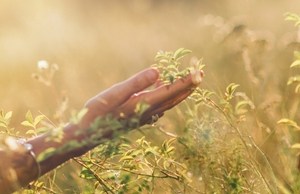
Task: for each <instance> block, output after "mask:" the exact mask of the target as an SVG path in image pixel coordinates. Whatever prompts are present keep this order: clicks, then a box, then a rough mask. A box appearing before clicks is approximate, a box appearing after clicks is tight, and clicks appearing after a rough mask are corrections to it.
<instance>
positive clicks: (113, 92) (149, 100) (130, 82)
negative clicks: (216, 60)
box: [81, 68, 203, 128]
mask: <svg viewBox="0 0 300 194" xmlns="http://www.w3.org/2000/svg"><path fill="white" fill-rule="evenodd" d="M195 76H196V77H198V78H202V77H203V72H202V71H197V72H194V73H193V74H189V75H188V76H186V77H184V78H180V79H178V80H176V81H175V82H174V83H172V84H169V85H165V84H158V82H159V80H158V78H159V73H158V71H157V70H156V69H154V68H148V69H145V70H143V71H141V72H139V73H137V74H136V75H134V76H132V77H131V78H129V79H127V80H125V81H123V82H121V83H118V84H116V85H114V86H112V87H111V88H109V89H107V90H105V91H103V92H101V93H99V94H98V95H96V96H95V97H93V98H91V99H90V100H88V102H87V103H86V105H85V107H86V108H87V109H88V112H87V114H86V115H85V117H84V118H83V120H82V123H81V127H84V128H86V127H89V125H90V124H91V123H92V122H93V121H94V120H95V119H96V118H97V117H101V116H105V115H108V114H112V115H113V116H114V117H116V118H125V119H130V118H131V117H132V116H133V115H134V114H135V108H136V106H137V104H138V103H145V104H147V105H149V107H148V108H147V110H146V111H145V112H144V113H143V114H142V116H141V117H140V124H141V125H143V124H146V123H148V122H151V120H152V116H154V115H157V116H162V115H163V113H164V112H165V111H166V110H168V109H170V108H172V107H174V106H175V105H177V104H178V103H180V102H181V101H182V100H184V99H185V98H187V97H188V96H189V95H190V94H191V93H192V92H193V89H194V88H195V87H196V86H197V85H198V84H199V83H200V82H201V79H196V81H195V79H194V77H195ZM152 85H157V87H155V88H154V89H151V90H147V88H149V87H150V86H152Z"/></svg>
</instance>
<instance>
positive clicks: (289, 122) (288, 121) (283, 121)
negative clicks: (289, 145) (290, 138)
mask: <svg viewBox="0 0 300 194" xmlns="http://www.w3.org/2000/svg"><path fill="white" fill-rule="evenodd" d="M277 123H278V124H284V125H287V126H290V127H294V128H296V129H297V130H300V127H299V126H298V124H297V123H296V122H295V121H293V120H291V119H287V118H283V119H280V120H279V121H277Z"/></svg>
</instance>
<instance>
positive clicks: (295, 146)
mask: <svg viewBox="0 0 300 194" xmlns="http://www.w3.org/2000/svg"><path fill="white" fill-rule="evenodd" d="M291 148H292V149H300V143H295V144H293V145H292V146H291Z"/></svg>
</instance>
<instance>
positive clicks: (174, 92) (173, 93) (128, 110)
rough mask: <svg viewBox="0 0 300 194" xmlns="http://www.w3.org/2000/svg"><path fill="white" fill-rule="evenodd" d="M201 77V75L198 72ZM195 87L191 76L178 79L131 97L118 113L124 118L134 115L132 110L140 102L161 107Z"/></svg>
mask: <svg viewBox="0 0 300 194" xmlns="http://www.w3.org/2000/svg"><path fill="white" fill-rule="evenodd" d="M199 74H200V75H201V76H202V74H201V73H200V72H199ZM195 87H196V84H195V83H194V82H193V78H192V75H191V74H190V75H189V76H187V77H185V78H181V79H178V80H177V81H175V82H174V83H173V84H171V85H164V86H161V87H159V88H157V89H154V90H152V91H148V92H142V93H139V94H138V95H135V96H132V97H131V98H130V99H129V100H128V101H127V102H126V103H125V104H124V105H122V107H121V108H120V109H118V111H119V112H122V113H123V114H125V115H126V116H130V115H132V114H134V109H135V107H136V105H137V104H138V103H140V102H142V103H146V104H149V105H150V108H151V107H157V106H158V105H163V104H164V103H166V102H168V101H169V100H171V101H172V100H174V99H176V98H177V96H179V95H180V94H182V93H185V92H187V93H189V94H190V92H192V91H193V88H195Z"/></svg>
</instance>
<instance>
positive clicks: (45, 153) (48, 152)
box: [37, 147, 56, 162]
mask: <svg viewBox="0 0 300 194" xmlns="http://www.w3.org/2000/svg"><path fill="white" fill-rule="evenodd" d="M55 151H56V149H55V148H53V147H50V148H48V149H46V150H44V151H43V152H42V153H40V154H39V155H38V157H37V161H38V162H41V161H43V160H45V159H47V158H49V157H50V156H52V155H53V154H54V153H55Z"/></svg>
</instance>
